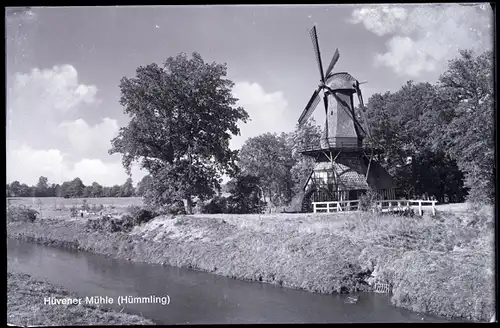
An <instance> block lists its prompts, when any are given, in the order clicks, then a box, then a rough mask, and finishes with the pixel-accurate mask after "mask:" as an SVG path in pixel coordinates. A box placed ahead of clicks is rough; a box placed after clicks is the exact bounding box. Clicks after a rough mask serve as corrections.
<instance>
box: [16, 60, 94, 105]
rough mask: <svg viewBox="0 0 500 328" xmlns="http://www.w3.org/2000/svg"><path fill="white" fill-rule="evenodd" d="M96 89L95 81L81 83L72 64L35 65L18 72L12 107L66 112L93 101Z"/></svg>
mask: <svg viewBox="0 0 500 328" xmlns="http://www.w3.org/2000/svg"><path fill="white" fill-rule="evenodd" d="M96 93H97V87H96V86H95V85H85V84H81V83H79V81H78V72H77V71H76V69H75V68H74V67H73V66H72V65H62V66H54V67H52V68H51V69H43V70H40V69H38V68H34V69H32V70H31V72H30V73H17V74H15V76H14V81H13V85H12V87H11V94H10V95H9V96H10V100H11V101H13V103H11V104H10V107H11V108H12V110H13V111H17V110H22V109H25V110H28V111H32V112H44V113H45V114H46V113H50V112H53V111H56V112H63V113H64V112H68V111H70V110H72V109H75V108H77V107H78V106H80V105H82V104H91V103H94V102H95V101H96Z"/></svg>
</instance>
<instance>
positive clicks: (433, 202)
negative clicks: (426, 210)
mask: <svg viewBox="0 0 500 328" xmlns="http://www.w3.org/2000/svg"><path fill="white" fill-rule="evenodd" d="M432 215H436V201H435V200H433V201H432Z"/></svg>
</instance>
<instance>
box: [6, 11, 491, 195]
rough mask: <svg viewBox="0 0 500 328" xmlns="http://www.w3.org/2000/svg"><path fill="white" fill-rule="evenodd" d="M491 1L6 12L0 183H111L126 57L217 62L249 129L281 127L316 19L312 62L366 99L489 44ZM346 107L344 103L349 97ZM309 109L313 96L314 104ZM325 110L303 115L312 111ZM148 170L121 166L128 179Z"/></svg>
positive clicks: (302, 101)
mask: <svg viewBox="0 0 500 328" xmlns="http://www.w3.org/2000/svg"><path fill="white" fill-rule="evenodd" d="M493 24H494V20H493V13H492V10H491V7H490V6H489V4H486V3H485V4H477V5H473V6H464V5H458V4H443V5H437V4H424V5H419V6H416V5H311V6H305V5H304V6H302V5H301V6H299V5H293V6H291V5H276V6H265V5H260V6H244V5H237V6H223V5H217V6H215V5H214V6H195V5H189V6H160V7H158V6H138V7H132V6H131V7H57V8H56V7H52V8H51V7H33V8H31V10H29V11H22V10H12V9H10V10H8V11H6V82H7V101H6V106H7V107H6V109H7V113H6V116H7V149H6V150H7V154H6V156H7V182H12V181H15V180H18V181H20V182H22V183H27V184H28V185H32V184H36V182H37V181H38V178H39V177H40V176H45V177H47V178H48V179H49V183H61V182H63V181H68V180H72V179H74V178H76V177H79V178H80V179H82V181H83V183H84V184H91V183H92V182H93V181H97V182H99V183H100V184H102V185H106V186H110V185H114V184H120V185H121V184H123V183H124V182H125V180H126V179H127V175H126V173H125V170H124V168H123V166H122V163H121V156H120V155H119V154H115V155H109V154H108V150H109V148H111V143H110V140H111V139H113V138H114V137H115V136H116V135H117V134H118V131H119V129H120V127H124V126H126V125H127V122H128V116H126V115H125V114H124V113H123V108H122V107H121V106H120V104H119V102H118V100H119V97H120V90H119V88H118V84H119V82H120V79H121V78H122V77H124V76H127V77H133V76H135V70H136V68H137V67H138V66H144V65H148V64H151V63H153V62H155V63H158V64H160V65H161V64H162V63H163V62H164V61H165V59H166V58H168V57H170V56H176V55H177V54H179V53H181V52H184V53H187V54H191V53H192V52H198V53H200V54H201V56H202V57H203V59H204V60H205V61H206V62H214V61H215V62H218V63H227V67H228V75H227V78H229V79H230V80H232V81H233V82H234V83H235V86H234V88H233V94H234V96H235V97H236V98H238V99H239V103H238V104H239V105H240V106H243V107H244V108H245V110H246V111H247V112H248V113H249V115H250V119H251V121H249V122H247V123H246V124H244V123H241V124H240V129H241V135H240V136H237V137H233V139H232V140H231V148H232V149H238V148H240V147H241V145H242V144H243V143H244V141H245V140H246V139H248V138H250V137H254V136H257V135H259V134H261V133H266V132H276V133H281V132H290V131H293V129H294V128H295V125H296V123H297V120H298V118H299V116H300V114H301V112H302V110H303V109H304V107H305V105H306V104H307V102H308V100H309V98H310V96H311V94H312V92H313V90H314V89H316V88H317V86H318V84H319V82H320V75H319V70H318V67H317V64H316V59H315V56H314V51H313V47H312V43H311V39H310V36H309V30H310V29H311V28H312V27H313V26H314V25H316V27H317V31H318V38H319V46H320V50H321V54H322V61H323V66H324V67H326V66H328V63H329V62H330V59H331V57H332V56H333V53H334V52H335V49H336V48H338V49H339V52H340V59H339V61H338V62H337V64H336V66H335V68H334V71H336V72H344V71H347V72H349V73H350V74H351V75H353V76H354V77H355V78H356V79H358V80H359V81H367V83H366V84H363V85H362V86H361V87H362V92H363V98H364V100H365V102H366V101H367V100H368V98H369V97H370V96H371V95H372V94H374V93H384V92H386V91H391V92H394V91H396V90H398V89H399V88H400V87H401V86H402V85H403V84H404V83H405V82H406V81H408V80H413V81H416V82H421V81H428V82H431V83H434V82H436V81H437V79H438V77H439V75H440V74H441V73H442V72H444V70H445V69H446V66H447V61H448V60H450V59H453V58H455V57H456V56H457V54H458V50H459V49H471V50H473V51H475V52H476V53H482V52H484V51H485V50H488V49H492V46H493V29H494V27H493ZM355 105H356V104H355ZM318 108H319V106H318ZM323 113H324V112H323V111H320V110H316V112H315V114H314V118H315V119H316V121H317V122H318V123H322V121H324V117H322V116H321V114H323ZM145 174H146V172H144V171H142V170H141V169H140V167H139V165H138V164H136V165H134V166H133V169H132V179H133V180H134V183H137V182H138V181H139V180H140V179H141V178H142V177H143V176H144V175H145Z"/></svg>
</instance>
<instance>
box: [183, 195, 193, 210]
mask: <svg viewBox="0 0 500 328" xmlns="http://www.w3.org/2000/svg"><path fill="white" fill-rule="evenodd" d="M184 209H185V210H186V214H193V200H192V199H191V195H187V196H186V199H185V200H184Z"/></svg>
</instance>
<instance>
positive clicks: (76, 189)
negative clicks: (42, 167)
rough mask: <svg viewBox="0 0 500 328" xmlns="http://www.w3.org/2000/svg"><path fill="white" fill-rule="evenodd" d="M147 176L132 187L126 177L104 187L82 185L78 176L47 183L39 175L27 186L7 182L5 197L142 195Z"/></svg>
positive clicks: (130, 181)
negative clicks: (35, 180)
mask: <svg viewBox="0 0 500 328" xmlns="http://www.w3.org/2000/svg"><path fill="white" fill-rule="evenodd" d="M148 179H149V177H148V176H147V177H144V178H143V179H142V180H141V181H140V182H139V183H138V184H137V187H134V185H133V182H132V179H131V178H128V179H127V180H126V181H125V183H124V184H123V185H121V186H120V185H114V186H111V187H105V186H102V185H100V184H99V183H98V182H93V183H92V184H91V185H88V186H86V185H84V184H83V182H82V180H81V179H80V178H75V179H73V180H71V181H65V182H63V183H62V184H54V183H52V184H49V181H48V179H47V178H46V177H44V176H41V177H40V178H39V179H38V183H37V184H36V185H34V186H28V185H27V184H25V183H20V182H19V181H14V182H12V183H10V184H7V193H6V195H7V197H64V198H80V197H83V198H92V197H93V198H97V197H134V196H142V195H143V193H144V186H145V185H146V184H147V182H148Z"/></svg>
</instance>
